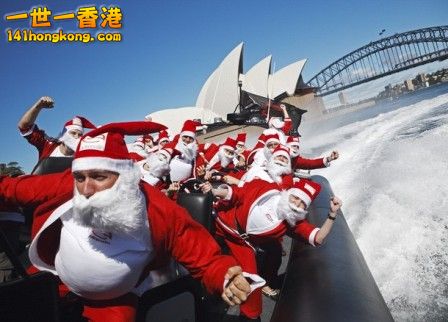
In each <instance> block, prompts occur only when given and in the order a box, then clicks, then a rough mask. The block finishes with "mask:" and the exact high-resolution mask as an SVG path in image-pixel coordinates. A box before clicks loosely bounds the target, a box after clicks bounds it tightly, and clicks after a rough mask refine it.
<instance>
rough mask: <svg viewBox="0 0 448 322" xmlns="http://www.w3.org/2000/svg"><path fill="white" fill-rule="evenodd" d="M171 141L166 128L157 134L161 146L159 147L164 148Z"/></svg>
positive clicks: (158, 143)
mask: <svg viewBox="0 0 448 322" xmlns="http://www.w3.org/2000/svg"><path fill="white" fill-rule="evenodd" d="M169 141H170V137H169V135H168V132H167V131H166V130H162V131H160V132H159V135H158V136H157V145H158V146H159V148H163V146H164V145H165V144H167V143H168V142H169Z"/></svg>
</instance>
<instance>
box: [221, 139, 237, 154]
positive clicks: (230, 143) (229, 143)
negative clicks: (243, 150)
mask: <svg viewBox="0 0 448 322" xmlns="http://www.w3.org/2000/svg"><path fill="white" fill-rule="evenodd" d="M236 144H237V142H236V140H234V139H232V138H229V137H228V138H227V139H226V141H225V142H224V143H223V144H221V147H222V148H226V149H228V150H232V151H235V149H236Z"/></svg>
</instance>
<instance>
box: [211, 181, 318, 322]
mask: <svg viewBox="0 0 448 322" xmlns="http://www.w3.org/2000/svg"><path fill="white" fill-rule="evenodd" d="M228 189H229V190H228V193H227V196H226V198H225V199H226V200H229V202H230V204H231V205H234V207H233V208H231V209H228V210H224V211H220V212H219V213H218V217H217V220H216V226H217V234H218V235H221V236H223V237H224V238H225V241H226V244H227V245H228V247H229V249H230V251H231V253H232V255H233V256H234V257H235V258H236V259H237V260H238V262H239V263H240V265H241V267H242V268H243V270H244V271H247V272H249V273H257V271H258V270H257V264H256V257H255V256H256V254H255V248H256V247H257V246H259V245H262V244H263V243H265V242H270V241H273V240H279V239H281V238H282V236H284V235H285V234H286V233H288V234H290V235H291V236H292V237H300V238H302V239H304V240H306V241H308V242H309V243H310V244H311V245H313V246H314V245H315V236H316V234H317V232H318V231H319V228H317V227H315V226H314V225H312V224H310V223H309V222H308V221H307V220H306V219H305V215H304V214H303V213H301V214H298V213H295V212H293V211H292V209H291V208H290V207H289V202H288V197H289V195H288V194H287V192H286V191H283V192H282V191H281V187H280V186H279V185H278V184H277V183H269V182H266V181H263V180H258V179H256V180H253V181H251V182H249V183H248V184H246V185H245V186H244V188H239V187H234V186H232V187H228ZM291 191H292V192H293V193H294V194H295V195H297V196H298V197H299V198H301V199H302V198H303V199H302V200H303V201H304V203H305V204H306V206H309V204H310V203H311V201H312V200H313V199H314V198H315V197H316V196H317V194H318V193H319V191H320V186H319V185H318V184H316V183H314V182H311V181H307V180H301V181H299V182H297V183H295V184H294V186H293V187H292V189H291ZM261 310H262V301H261V291H260V290H257V291H255V292H253V293H252V294H251V295H250V296H249V298H248V300H247V301H246V302H245V303H243V304H242V305H241V308H240V311H241V313H242V314H243V315H244V316H246V317H248V318H252V319H254V318H257V317H259V316H260V314H261Z"/></svg>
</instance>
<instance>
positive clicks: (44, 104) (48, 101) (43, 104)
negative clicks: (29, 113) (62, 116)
mask: <svg viewBox="0 0 448 322" xmlns="http://www.w3.org/2000/svg"><path fill="white" fill-rule="evenodd" d="M34 106H35V107H37V108H39V109H40V108H53V107H54V100H53V99H52V98H51V97H50V96H42V97H41V98H39V99H38V100H37V102H36V103H35V104H34Z"/></svg>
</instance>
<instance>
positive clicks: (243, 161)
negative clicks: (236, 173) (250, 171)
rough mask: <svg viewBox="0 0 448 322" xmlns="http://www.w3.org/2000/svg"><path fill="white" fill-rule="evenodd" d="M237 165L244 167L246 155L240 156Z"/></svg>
mask: <svg viewBox="0 0 448 322" xmlns="http://www.w3.org/2000/svg"><path fill="white" fill-rule="evenodd" d="M236 166H237V167H239V168H244V167H245V166H246V161H245V160H244V157H242V156H240V157H239V158H238V164H237V165H236Z"/></svg>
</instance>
